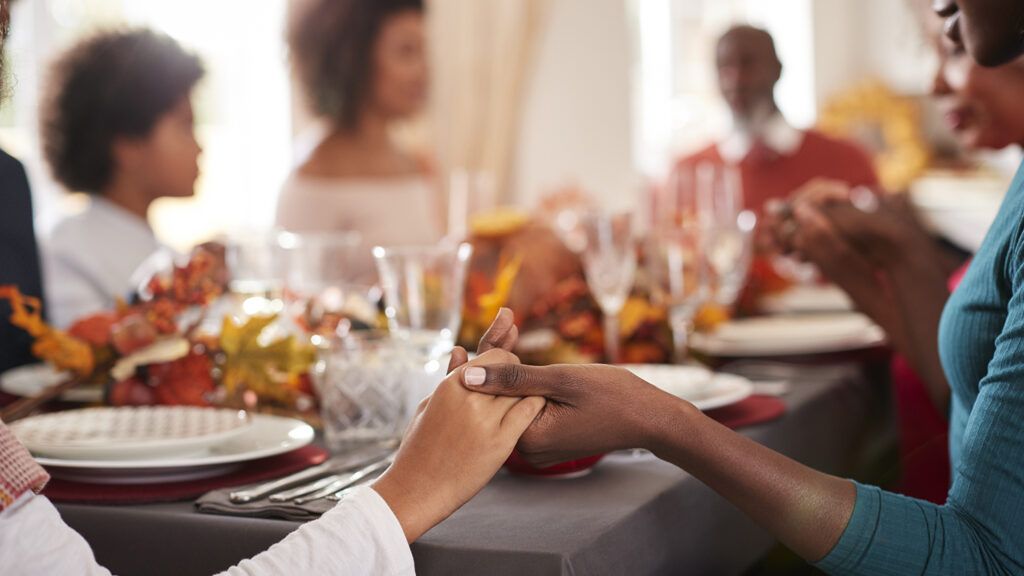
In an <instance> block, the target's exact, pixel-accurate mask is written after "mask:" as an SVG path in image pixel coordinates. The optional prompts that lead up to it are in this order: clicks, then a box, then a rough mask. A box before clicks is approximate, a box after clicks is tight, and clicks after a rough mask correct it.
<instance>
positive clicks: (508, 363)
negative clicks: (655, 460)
mask: <svg viewBox="0 0 1024 576" xmlns="http://www.w3.org/2000/svg"><path fill="white" fill-rule="evenodd" d="M517 340H518V329H517V328H516V326H515V324H514V318H513V315H512V312H511V311H510V310H507V309H503V310H502V311H501V312H500V313H499V314H498V317H497V318H496V319H495V320H494V323H493V324H492V325H491V327H490V328H489V329H488V331H487V333H486V334H485V335H484V337H483V339H482V340H481V342H480V346H479V348H478V351H477V352H478V356H477V357H476V358H475V359H473V360H472V361H470V360H469V359H468V354H467V353H466V351H465V350H464V349H462V348H456V349H455V350H454V351H453V353H452V360H451V364H450V365H449V374H448V376H447V377H446V378H445V380H444V381H443V382H442V383H441V385H440V386H438V388H437V390H436V391H435V392H434V393H433V394H432V395H431V396H430V397H428V398H427V399H426V400H424V401H423V402H422V403H421V404H420V406H419V408H418V410H417V413H416V416H415V418H414V419H413V422H412V424H410V426H409V429H408V431H407V432H406V436H405V439H404V441H403V442H402V446H401V448H400V449H399V451H398V454H397V456H396V458H395V463H394V464H393V465H392V466H391V468H390V469H389V470H388V471H387V472H386V473H385V474H384V475H383V476H382V477H381V478H380V480H378V481H377V482H376V483H375V484H374V485H373V488H374V489H375V490H376V491H377V492H378V494H380V496H381V497H382V498H383V499H384V500H385V502H387V503H388V505H389V506H390V507H391V509H392V511H393V512H394V513H395V516H396V517H397V518H398V520H399V523H400V524H401V525H402V528H403V530H404V531H405V535H406V538H407V539H408V541H409V542H412V541H414V540H416V539H418V538H419V537H420V536H421V535H422V534H423V533H425V532H426V531H427V530H429V529H430V528H431V527H433V526H434V525H435V524H437V523H439V522H441V521H442V520H444V519H445V518H447V517H448V516H449V515H450V514H452V513H453V512H455V511H456V510H457V509H458V508H460V507H461V506H462V505H463V504H465V503H466V502H468V501H469V500H470V499H471V498H472V497H473V496H474V495H476V493H477V492H479V491H480V490H481V489H483V487H484V486H486V485H487V483H488V482H489V481H490V479H491V478H492V477H493V476H494V474H495V473H497V471H498V470H499V469H500V468H501V466H502V464H504V462H505V460H507V459H508V457H509V455H511V453H512V450H513V449H518V450H519V452H520V454H521V455H522V456H523V457H524V458H525V459H526V460H527V461H529V462H530V463H531V464H534V465H537V466H546V465H552V464H557V463H560V462H565V461H568V460H573V459H577V458H580V457H585V456H590V455H593V454H600V453H605V452H611V451H614V450H621V449H628V448H647V449H650V450H652V451H654V450H656V448H657V442H658V438H659V431H660V429H661V428H662V427H664V426H665V425H667V424H668V423H669V422H670V421H671V420H672V419H674V418H677V417H678V416H679V413H680V411H682V412H683V413H684V414H685V411H686V410H687V409H688V408H689V409H693V410H694V411H696V409H695V408H693V407H692V405H690V404H689V403H686V402H684V401H682V400H679V399H678V398H676V397H674V396H671V395H669V394H667V393H665V392H663V391H661V390H659V389H658V388H656V387H654V386H652V385H651V384H649V383H647V382H645V381H644V380H641V379H640V378H638V377H636V376H634V375H633V374H632V373H631V372H629V371H627V370H625V369H622V368H616V367H613V366H602V365H586V366H583V365H580V366H576V365H573V366H549V367H532V366H524V365H522V364H520V363H519V359H518V358H517V357H516V356H515V355H514V354H512V352H511V350H512V349H513V348H514V347H515V344H516V341H517ZM673 408H675V410H674V409H673Z"/></svg>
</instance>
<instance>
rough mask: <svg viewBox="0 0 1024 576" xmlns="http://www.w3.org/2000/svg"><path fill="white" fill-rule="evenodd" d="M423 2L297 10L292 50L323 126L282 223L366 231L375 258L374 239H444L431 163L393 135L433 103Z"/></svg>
mask: <svg viewBox="0 0 1024 576" xmlns="http://www.w3.org/2000/svg"><path fill="white" fill-rule="evenodd" d="M423 10H424V7H423V2H422V1H421V0H343V1H338V0H308V1H307V2H305V3H304V4H303V5H301V6H300V7H299V8H298V9H297V13H296V14H295V16H294V18H293V21H292V22H291V25H290V28H289V31H288V44H289V48H290V51H291V58H292V62H293V65H294V69H295V75H296V76H297V78H298V81H299V83H300V85H301V88H302V90H303V92H304V93H305V96H306V98H307V100H308V104H309V107H310V108H311V109H312V111H313V112H314V113H315V114H316V115H317V116H318V117H319V118H320V119H321V120H322V121H323V123H324V129H325V130H324V134H323V136H322V138H321V139H320V140H319V141H318V142H317V144H316V145H315V147H314V148H313V149H312V151H311V152H310V153H309V154H308V156H307V157H305V158H302V159H301V160H300V162H299V165H298V166H297V167H296V168H295V170H294V172H293V174H292V175H291V176H290V177H289V178H288V180H287V181H286V182H285V184H284V186H283V189H282V191H281V196H280V198H279V201H278V207H277V224H278V225H279V226H281V227H282V228H284V229H286V230H290V231H296V232H329V231H331V232H333V231H355V232H358V233H360V235H361V236H362V238H363V241H364V243H365V244H366V246H367V251H366V252H367V256H366V257H367V259H368V260H369V248H372V247H373V246H375V245H418V244H433V243H435V242H437V241H438V240H440V238H441V237H442V235H443V222H442V215H443V214H444V208H443V206H442V205H441V201H440V196H439V194H438V193H437V191H436V190H435V187H434V182H433V180H432V179H431V175H430V170H429V168H428V165H427V163H426V162H425V161H424V160H422V159H420V158H417V157H416V156H415V155H413V154H411V153H410V152H408V151H407V150H403V149H402V148H401V147H400V146H399V145H398V144H397V143H396V142H395V141H394V139H393V137H392V133H391V131H392V129H393V128H394V125H395V124H396V123H397V122H399V121H401V120H406V119H410V118H412V117H414V116H416V115H417V114H419V113H420V112H422V111H423V110H424V107H425V105H426V101H427V93H428V87H429V70H428V54H427V45H426V38H425V30H424V26H425V24H424V14H423ZM371 266H372V265H371Z"/></svg>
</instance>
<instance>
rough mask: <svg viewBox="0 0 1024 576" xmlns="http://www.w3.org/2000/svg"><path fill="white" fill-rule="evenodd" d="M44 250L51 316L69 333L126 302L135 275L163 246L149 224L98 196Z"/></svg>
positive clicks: (62, 224) (62, 226) (67, 221)
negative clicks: (79, 323)
mask: <svg viewBox="0 0 1024 576" xmlns="http://www.w3.org/2000/svg"><path fill="white" fill-rule="evenodd" d="M41 248H42V261H43V285H44V289H45V292H46V303H47V307H48V308H47V314H48V316H49V320H50V321H51V322H52V323H53V324H54V325H56V326H57V327H58V328H66V327H67V326H69V325H70V324H71V323H72V322H74V321H75V320H78V319H79V318H81V317H83V316H86V315H88V314H94V313H96V312H102V311H103V310H111V309H113V308H114V303H115V299H117V298H127V297H128V295H129V294H130V293H131V292H133V291H134V290H135V289H136V288H138V286H133V285H132V282H131V279H132V275H133V274H134V273H135V270H136V269H137V268H138V267H139V265H140V264H142V263H143V262H144V261H145V260H146V258H147V257H149V256H150V255H152V254H153V253H154V252H156V251H157V250H160V249H161V248H162V245H161V244H160V242H159V241H158V240H157V238H156V236H155V235H154V234H153V230H152V229H150V227H149V224H147V223H146V221H145V220H143V219H142V218H139V217H138V216H135V215H134V214H131V213H129V212H128V211H127V210H125V209H124V208H121V207H119V206H117V205H115V204H114V203H112V202H110V201H109V200H107V199H105V198H103V197H100V196H94V197H92V198H90V200H89V206H88V207H87V208H86V209H85V210H84V211H83V212H81V213H79V214H76V215H74V216H71V217H68V218H66V219H64V220H63V221H61V222H60V223H59V224H57V227H56V228H54V230H53V232H52V233H51V234H50V235H49V236H48V237H47V238H44V239H43V241H42V243H41Z"/></svg>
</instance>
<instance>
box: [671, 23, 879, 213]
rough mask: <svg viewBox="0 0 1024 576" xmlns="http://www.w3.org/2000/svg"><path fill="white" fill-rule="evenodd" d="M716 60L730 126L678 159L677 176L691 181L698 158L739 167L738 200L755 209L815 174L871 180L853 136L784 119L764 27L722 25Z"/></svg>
mask: <svg viewBox="0 0 1024 576" xmlns="http://www.w3.org/2000/svg"><path fill="white" fill-rule="evenodd" d="M715 66H716V69H717V72H718V87H719V90H720V92H721V95H722V98H723V99H724V100H725V102H726V103H727V104H728V106H729V112H730V114H731V118H732V127H731V129H730V131H729V133H728V135H726V136H725V137H724V138H723V139H721V140H720V141H718V142H716V143H714V144H712V145H710V146H708V147H706V148H704V149H703V150H700V151H698V152H697V153H695V154H692V155H690V156H686V157H684V158H682V159H681V160H679V161H678V162H677V163H676V166H675V172H676V176H677V177H678V176H680V175H682V176H683V177H684V178H686V181H689V182H693V181H694V180H695V178H694V175H693V174H694V171H695V170H697V169H698V168H699V167H700V166H701V165H703V164H707V165H711V166H716V167H721V166H735V167H738V169H739V173H740V177H741V182H742V186H743V196H744V204H745V206H746V208H747V209H750V210H753V211H755V212H756V213H760V212H761V210H762V208H763V207H764V205H765V203H766V202H768V201H769V200H773V199H785V198H788V197H789V195H790V194H791V193H792V192H793V191H794V190H796V189H797V188H799V187H800V186H802V185H804V184H806V183H807V182H809V181H810V180H812V179H814V178H832V179H835V180H839V181H842V182H846V183H848V184H850V185H852V186H857V185H871V184H875V183H876V182H877V178H876V176H875V171H874V168H873V166H872V163H871V159H870V158H869V157H868V155H867V154H866V153H865V152H864V151H863V150H862V149H861V148H860V147H858V146H857V145H856V144H853V143H852V142H847V141H843V140H838V139H835V138H831V137H829V136H826V135H824V134H822V133H821V132H818V131H816V130H813V129H812V130H800V129H797V128H795V127H793V126H792V125H790V124H789V122H787V121H786V118H785V117H784V116H783V115H782V112H781V111H780V110H779V106H778V105H777V104H776V101H775V88H776V85H777V84H778V83H779V80H780V79H781V77H782V61H781V60H780V59H779V56H778V54H777V52H776V50H775V41H774V40H773V39H772V36H771V35H770V34H769V33H768V32H767V31H765V30H762V29H760V28H755V27H753V26H746V25H741V26H734V27H732V28H730V29H729V30H727V31H726V32H725V33H724V34H723V35H722V36H721V37H720V38H719V40H718V43H717V45H716V49H715ZM675 192H678V191H669V194H672V193H675Z"/></svg>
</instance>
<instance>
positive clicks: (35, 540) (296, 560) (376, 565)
mask: <svg viewBox="0 0 1024 576" xmlns="http://www.w3.org/2000/svg"><path fill="white" fill-rule="evenodd" d="M124 544H125V547H126V548H129V549H130V548H131V544H132V543H131V536H130V535H126V536H125V542H124ZM0 567H2V568H3V572H4V573H5V574H8V573H9V574H20V575H24V576H35V575H40V576H42V575H50V574H82V575H83V576H86V575H88V576H103V575H106V576H109V574H110V572H109V571H108V570H107V569H106V568H103V567H102V566H100V565H99V564H97V563H96V558H95V557H94V556H93V553H92V550H91V549H90V548H89V544H88V543H87V542H86V541H85V540H84V539H83V538H82V537H81V535H79V534H78V533H77V532H75V531H74V530H72V529H71V528H70V527H69V526H68V525H67V524H65V523H64V521H63V520H62V519H61V517H60V514H58V513H57V509H56V508H54V507H53V504H51V503H50V501H49V500H48V499H47V498H46V497H45V496H38V495H36V494H33V493H28V494H25V495H24V496H22V497H21V498H19V499H18V500H17V501H16V502H15V503H14V505H12V506H11V507H10V508H7V509H6V510H4V511H3V512H0ZM415 573H416V570H415V566H414V564H413V558H412V552H411V551H410V549H409V544H408V543H406V541H405V533H404V532H403V531H402V525H401V524H399V523H398V519H397V518H396V517H395V515H394V513H392V512H391V508H389V507H388V505H387V502H385V501H384V499H383V498H381V497H380V495H378V494H377V492H376V491H374V490H373V488H370V487H362V488H358V489H356V490H355V491H354V492H353V493H352V494H351V495H349V496H348V497H346V498H345V499H344V500H342V501H341V502H340V503H339V504H338V505H337V506H335V507H334V508H333V509H332V510H330V511H329V512H327V513H326V514H324V515H323V516H321V517H320V519H319V520H315V521H313V522H308V523H306V524H304V525H303V526H302V527H300V528H299V529H298V530H296V531H295V532H292V533H291V534H289V535H288V537H286V538H285V539H284V540H282V541H281V542H278V543H277V544H275V545H273V546H271V547H270V549H269V550H267V551H266V552H263V553H261V554H259V555H257V556H256V557H254V558H252V559H251V560H245V561H243V562H240V563H239V564H238V565H237V566H233V567H232V568H229V569H228V570H227V571H226V572H224V573H223V574H222V576H272V575H275V576H276V575H279V574H308V575H309V576H320V575H324V576H326V575H328V574H330V575H338V576H361V575H364V574H374V575H380V576H406V575H410V574H415Z"/></svg>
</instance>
